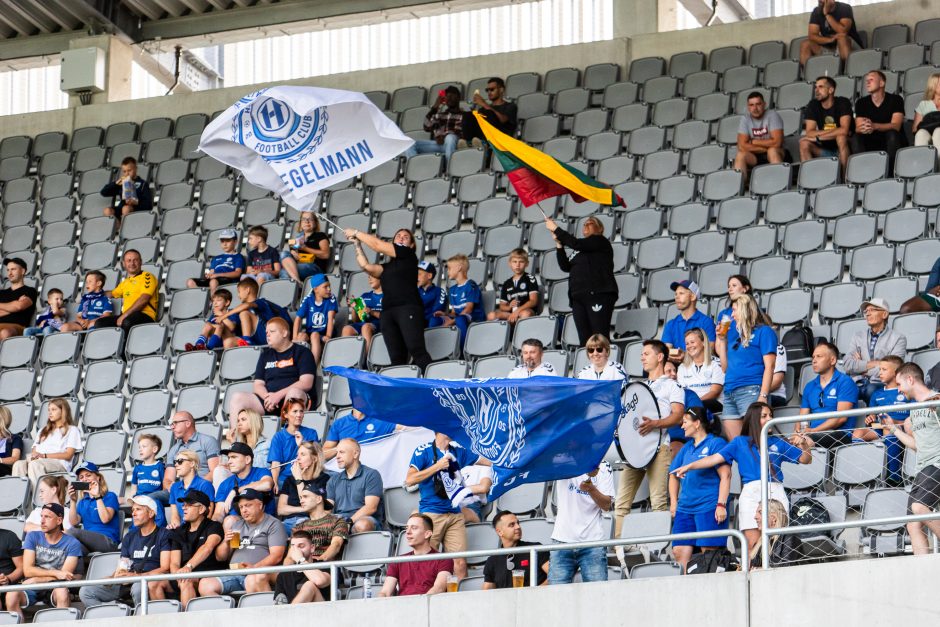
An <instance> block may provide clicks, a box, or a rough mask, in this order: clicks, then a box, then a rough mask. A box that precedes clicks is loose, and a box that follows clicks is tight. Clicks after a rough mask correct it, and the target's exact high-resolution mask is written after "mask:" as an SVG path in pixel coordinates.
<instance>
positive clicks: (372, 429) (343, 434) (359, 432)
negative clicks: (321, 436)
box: [323, 407, 402, 459]
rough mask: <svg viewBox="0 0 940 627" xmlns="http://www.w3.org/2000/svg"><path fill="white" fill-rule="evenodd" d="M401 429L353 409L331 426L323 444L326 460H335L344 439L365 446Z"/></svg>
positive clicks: (335, 420) (334, 421)
mask: <svg viewBox="0 0 940 627" xmlns="http://www.w3.org/2000/svg"><path fill="white" fill-rule="evenodd" d="M401 428H402V427H401V426H400V425H397V424H395V423H393V422H385V421H384V420H378V419H376V418H369V417H367V416H366V415H365V414H364V413H362V412H361V411H359V410H358V409H356V408H355V407H353V410H352V411H351V412H350V413H348V414H346V415H345V416H339V417H338V418H335V419H334V420H333V422H332V423H331V424H330V431H329V433H328V434H327V436H326V440H324V442H323V455H324V457H325V458H326V459H333V457H334V456H335V455H336V447H337V445H338V444H339V441H340V440H342V439H343V438H349V439H352V440H355V441H356V442H357V443H359V444H364V443H366V442H371V441H372V440H378V439H380V438H384V437H385V436H387V435H391V434H392V433H395V432H396V431H398V430H399V429H401Z"/></svg>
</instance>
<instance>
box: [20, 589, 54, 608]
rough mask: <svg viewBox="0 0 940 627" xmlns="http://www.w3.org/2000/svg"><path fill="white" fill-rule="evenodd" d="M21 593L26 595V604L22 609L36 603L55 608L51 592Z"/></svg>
mask: <svg viewBox="0 0 940 627" xmlns="http://www.w3.org/2000/svg"><path fill="white" fill-rule="evenodd" d="M22 592H23V594H25V595H26V604H25V605H24V606H23V607H30V606H33V605H36V604H37V603H45V604H46V605H49V606H51V607H55V603H53V602H52V590H23V591H22Z"/></svg>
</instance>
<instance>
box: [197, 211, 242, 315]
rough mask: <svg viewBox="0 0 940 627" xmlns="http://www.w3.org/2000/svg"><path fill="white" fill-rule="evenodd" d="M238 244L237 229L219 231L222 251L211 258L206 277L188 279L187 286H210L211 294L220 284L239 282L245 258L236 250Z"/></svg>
mask: <svg viewBox="0 0 940 627" xmlns="http://www.w3.org/2000/svg"><path fill="white" fill-rule="evenodd" d="M237 245H238V233H237V232H236V231H235V229H222V230H221V231H219V246H220V247H221V248H222V252H221V253H220V254H218V255H215V256H213V257H212V259H210V260H209V267H208V268H206V276H205V278H202V279H189V280H187V281H186V287H189V288H193V287H208V288H209V294H210V295H212V294H215V291H216V290H217V289H218V288H219V286H220V285H230V284H232V283H238V281H239V280H240V279H241V278H242V273H243V272H244V271H245V258H244V257H242V255H241V253H238V252H235V249H236V247H237ZM229 302H231V298H229Z"/></svg>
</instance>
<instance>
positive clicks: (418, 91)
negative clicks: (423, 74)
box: [389, 86, 436, 113]
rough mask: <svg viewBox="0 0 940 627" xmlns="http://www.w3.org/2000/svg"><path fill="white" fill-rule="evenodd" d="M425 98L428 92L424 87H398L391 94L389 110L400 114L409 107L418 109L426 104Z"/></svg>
mask: <svg viewBox="0 0 940 627" xmlns="http://www.w3.org/2000/svg"><path fill="white" fill-rule="evenodd" d="M435 97H436V96H435ZM427 98H428V92H427V89H426V88H425V87H420V86H413V87H399V88H398V89H396V90H395V91H394V92H392V103H391V106H390V107H389V108H390V109H391V110H392V111H398V112H399V113H400V112H402V111H404V110H406V109H410V108H411V107H420V106H422V105H424V104H427Z"/></svg>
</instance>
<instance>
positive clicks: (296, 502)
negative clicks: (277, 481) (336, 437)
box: [277, 442, 327, 533]
mask: <svg viewBox="0 0 940 627" xmlns="http://www.w3.org/2000/svg"><path fill="white" fill-rule="evenodd" d="M282 476H285V478H284V481H283V483H282V484H281V487H280V488H278V491H277V492H278V494H277V514H278V516H279V517H280V518H281V522H283V523H284V531H285V532H286V533H290V532H291V531H292V530H293V528H294V526H295V525H296V524H297V523H299V522H301V521H303V520H306V519H307V510H305V509H304V508H303V503H302V499H301V488H302V487H303V484H304V483H314V482H316V481H321V482H322V483H323V484H326V480H327V477H326V475H325V468H324V461H323V451H321V450H320V445H319V444H317V443H316V442H301V443H300V446H298V447H297V453H296V459H295V460H294V461H293V463H292V464H291V465H290V472H285V473H283V475H282Z"/></svg>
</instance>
